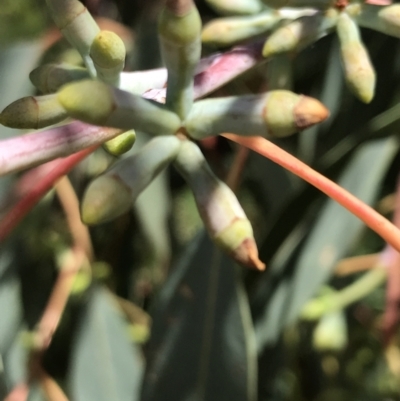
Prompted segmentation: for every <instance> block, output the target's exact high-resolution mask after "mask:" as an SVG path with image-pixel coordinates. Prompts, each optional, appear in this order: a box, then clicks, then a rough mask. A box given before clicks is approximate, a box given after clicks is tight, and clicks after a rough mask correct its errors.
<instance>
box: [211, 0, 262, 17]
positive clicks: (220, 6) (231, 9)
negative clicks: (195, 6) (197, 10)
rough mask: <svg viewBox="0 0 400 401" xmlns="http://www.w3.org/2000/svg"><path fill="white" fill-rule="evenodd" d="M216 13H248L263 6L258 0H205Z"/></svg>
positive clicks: (259, 9)
mask: <svg viewBox="0 0 400 401" xmlns="http://www.w3.org/2000/svg"><path fill="white" fill-rule="evenodd" d="M206 3H207V4H208V5H209V6H210V7H211V8H212V9H213V10H215V11H216V12H217V13H219V14H223V15H250V14H256V13H258V12H260V11H261V10H262V8H263V6H262V4H261V2H260V0H206Z"/></svg>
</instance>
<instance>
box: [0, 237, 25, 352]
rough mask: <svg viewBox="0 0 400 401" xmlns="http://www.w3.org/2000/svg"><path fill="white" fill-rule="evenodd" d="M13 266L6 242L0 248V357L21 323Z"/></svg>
mask: <svg viewBox="0 0 400 401" xmlns="http://www.w3.org/2000/svg"><path fill="white" fill-rule="evenodd" d="M15 264H16V260H15V255H14V251H13V249H12V248H11V245H10V243H9V242H6V243H4V244H3V245H2V246H1V248H0V316H1V319H0V355H3V354H4V353H5V352H6V351H7V350H8V349H9V347H10V345H11V343H12V341H13V339H14V338H15V336H16V333H17V332H18V329H19V326H20V324H21V321H22V313H23V312H22V301H21V296H20V291H21V289H20V283H19V278H18V274H17V271H16V270H17V269H16V266H15ZM11 306H12V307H11Z"/></svg>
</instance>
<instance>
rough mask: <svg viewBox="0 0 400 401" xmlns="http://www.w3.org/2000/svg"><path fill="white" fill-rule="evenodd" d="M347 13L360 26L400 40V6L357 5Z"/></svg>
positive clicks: (348, 9) (348, 8)
mask: <svg viewBox="0 0 400 401" xmlns="http://www.w3.org/2000/svg"><path fill="white" fill-rule="evenodd" d="M346 11H348V13H349V14H350V15H351V16H352V17H353V18H355V19H356V21H357V23H358V24H359V25H360V26H363V27H365V28H370V29H374V30H376V31H379V32H382V33H384V34H385V35H390V36H394V37H396V38H400V4H392V5H390V6H387V7H377V6H375V5H372V4H357V3H356V4H352V5H350V6H349V7H347V9H346Z"/></svg>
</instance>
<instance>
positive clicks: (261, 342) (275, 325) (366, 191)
mask: <svg viewBox="0 0 400 401" xmlns="http://www.w3.org/2000/svg"><path fill="white" fill-rule="evenodd" d="M397 150H398V145H397V143H396V140H395V139H394V138H388V139H383V140H379V141H374V142H372V143H367V144H365V145H363V146H362V147H361V148H360V149H359V150H358V151H357V152H356V154H355V155H354V157H353V159H352V161H351V162H350V163H349V165H348V166H347V167H346V169H345V171H344V173H343V174H342V176H341V178H340V180H339V185H341V186H342V187H344V188H346V189H347V190H349V191H350V192H351V193H352V194H354V195H355V196H357V197H358V198H359V199H361V200H362V201H364V202H365V203H367V204H372V203H373V201H374V200H375V197H376V195H377V193H378V190H379V185H380V184H381V181H382V177H383V176H384V174H385V173H386V171H387V168H388V165H389V164H390V163H391V161H392V160H393V157H394V155H395V153H396V152H397ZM304 227H305V226H304V225H303V227H298V228H297V229H296V230H294V231H293V233H292V235H291V236H289V237H288V238H287V240H286V242H284V243H283V245H282V247H281V248H280V250H279V251H278V253H277V255H276V257H275V258H274V260H272V261H271V263H270V266H269V267H270V270H271V273H272V274H271V276H270V280H269V286H266V285H265V283H264V284H263V286H262V288H261V287H259V288H258V292H260V291H264V292H266V291H267V292H268V289H269V290H272V291H273V293H272V295H271V293H269V294H268V295H267V296H268V297H269V299H268V302H267V303H266V307H265V309H264V311H263V313H262V314H261V315H260V316H259V317H258V319H257V321H256V327H255V332H256V338H257V347H258V349H259V350H262V349H263V348H264V347H265V346H266V345H267V344H271V343H274V342H275V341H276V340H277V338H278V336H279V334H280V332H281V330H282V328H283V327H285V326H286V325H287V324H289V323H292V322H293V321H294V320H295V319H296V318H297V316H298V315H299V313H300V311H301V309H302V307H303V305H304V304H305V302H307V301H308V300H309V299H310V298H311V297H312V296H313V295H314V294H315V293H316V291H317V290H318V289H319V287H320V286H321V285H322V284H323V283H325V282H326V281H327V280H328V279H329V278H330V275H331V274H332V270H333V268H334V267H335V265H336V263H337V262H338V261H339V260H340V259H341V258H343V257H344V256H345V255H346V253H347V252H348V251H349V249H350V247H351V246H352V245H353V244H354V241H355V240H356V239H357V236H358V235H359V234H360V232H361V230H362V228H363V227H364V224H363V223H362V222H361V221H360V220H358V219H357V218H356V217H355V216H354V215H352V214H351V213H350V212H349V211H347V210H346V209H344V208H343V207H342V206H340V205H339V204H337V203H336V202H334V201H332V200H329V201H327V203H326V204H325V206H324V208H323V209H322V211H321V212H320V213H319V218H318V220H317V222H316V224H315V225H314V227H313V228H312V231H311V234H310V235H309V236H308V238H307V240H306V243H305V245H304V247H303V249H302V251H301V254H300V256H299V257H298V258H297V261H296V262H294V261H291V262H290V263H289V261H290V259H291V257H292V256H293V255H294V251H295V250H296V249H297V245H298V243H299V242H300V241H301V239H302V238H303V237H304V235H305V232H304ZM284 266H285V267H284ZM283 267H284V269H283ZM282 269H283V270H282ZM267 287H268V289H267Z"/></svg>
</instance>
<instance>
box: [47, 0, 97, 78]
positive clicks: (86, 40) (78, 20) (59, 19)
mask: <svg viewBox="0 0 400 401" xmlns="http://www.w3.org/2000/svg"><path fill="white" fill-rule="evenodd" d="M46 3H47V6H48V8H49V10H50V14H51V16H52V18H53V20H54V22H55V24H56V25H57V27H58V28H59V29H60V31H61V33H62V34H63V36H64V37H65V38H66V39H67V40H68V42H69V43H70V44H71V45H72V46H73V47H75V49H76V50H78V52H79V53H80V54H81V56H82V58H83V61H84V62H85V64H86V66H87V68H88V70H89V71H90V73H91V74H93V75H95V74H96V71H95V69H94V66H93V62H92V60H91V58H90V56H89V50H90V46H91V45H92V43H93V40H94V39H95V37H96V35H97V34H98V33H99V31H100V28H99V27H98V26H97V24H96V22H95V20H94V19H93V17H92V16H91V15H90V13H89V11H88V10H87V9H86V7H85V6H84V5H83V4H82V3H81V2H80V1H78V0H46Z"/></svg>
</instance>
